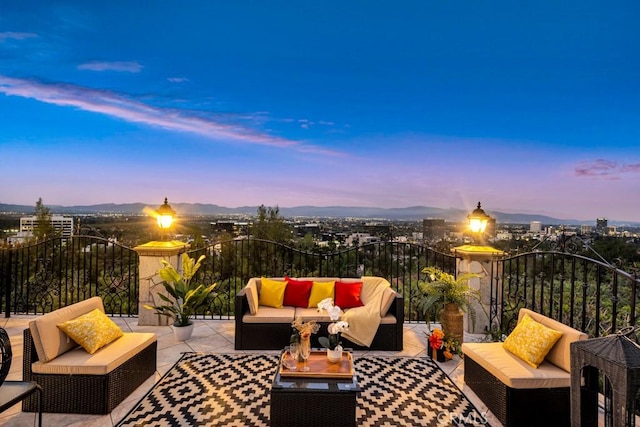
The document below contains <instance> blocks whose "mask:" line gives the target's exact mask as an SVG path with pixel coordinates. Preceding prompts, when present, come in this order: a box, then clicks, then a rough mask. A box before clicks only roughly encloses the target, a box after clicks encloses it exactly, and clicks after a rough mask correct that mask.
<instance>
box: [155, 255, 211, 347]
mask: <svg viewBox="0 0 640 427" xmlns="http://www.w3.org/2000/svg"><path fill="white" fill-rule="evenodd" d="M204 258H205V256H204V255H201V256H200V258H198V261H197V262H196V261H195V260H194V259H193V258H190V257H189V256H188V255H187V254H186V253H184V254H182V274H180V273H178V272H177V271H176V269H175V268H174V267H173V266H172V265H171V264H170V263H169V262H167V261H165V260H162V261H161V262H162V265H164V267H163V268H161V269H160V270H159V271H158V275H159V276H160V278H161V279H162V280H163V282H162V285H163V286H164V288H165V289H166V291H167V293H168V294H169V295H170V296H171V298H169V297H168V296H166V295H164V294H162V293H158V294H157V295H158V297H159V298H160V299H162V300H163V301H164V302H165V304H161V305H155V306H153V305H145V306H144V307H145V308H146V309H149V310H155V311H156V313H157V314H159V315H162V316H167V317H169V318H170V319H172V320H173V321H174V323H173V331H174V334H175V336H176V339H177V340H178V341H184V340H187V339H189V338H190V337H191V333H192V332H193V322H192V321H191V319H192V318H193V316H194V315H195V314H196V311H197V310H198V309H200V308H201V307H204V306H206V305H208V304H210V303H211V299H212V298H213V297H214V295H215V294H214V293H213V289H214V288H215V286H216V284H215V283H214V284H212V285H210V286H205V285H202V284H197V283H194V282H192V279H193V276H194V275H195V274H196V272H197V271H198V269H199V268H200V265H201V263H202V261H203V260H204Z"/></svg>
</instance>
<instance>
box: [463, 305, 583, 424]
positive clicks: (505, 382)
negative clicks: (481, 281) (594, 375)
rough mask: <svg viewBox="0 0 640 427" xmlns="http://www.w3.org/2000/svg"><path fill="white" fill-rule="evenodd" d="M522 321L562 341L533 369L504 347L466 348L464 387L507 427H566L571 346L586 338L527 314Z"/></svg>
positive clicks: (522, 314) (469, 345)
mask: <svg viewBox="0 0 640 427" xmlns="http://www.w3.org/2000/svg"><path fill="white" fill-rule="evenodd" d="M525 315H528V316H529V317H530V319H533V320H534V321H535V322H538V323H540V324H542V325H544V326H546V327H547V328H550V329H553V330H554V331H558V332H561V333H562V335H561V336H560V338H559V339H557V341H556V342H555V344H554V345H553V347H551V349H550V350H549V351H548V353H547V354H546V356H544V360H543V361H542V363H540V364H539V365H538V367H537V368H534V367H533V366H531V365H530V364H528V363H527V362H525V361H523V360H522V359H521V358H519V357H517V356H515V355H514V354H513V353H512V352H510V351H509V350H507V349H505V348H504V346H503V343H502V342H490V343H485V342H482V343H464V344H463V345H462V351H463V353H464V382H465V384H466V385H468V386H469V387H470V388H471V390H473V391H474V392H475V394H476V395H477V396H478V397H479V398H480V399H481V400H482V401H483V402H484V403H485V404H486V405H487V407H488V408H489V410H490V411H491V412H492V413H493V414H494V415H495V416H496V417H497V418H498V420H500V422H501V423H502V425H504V426H505V427H508V426H517V427H521V426H543V425H569V424H570V421H571V404H570V402H571V394H570V391H571V366H570V362H571V355H570V346H571V343H572V342H575V341H578V340H584V339H587V338H588V336H587V334H585V333H583V332H580V331H578V330H576V329H573V328H571V327H569V326H567V325H564V324H562V323H560V322H558V321H556V320H553V319H550V318H549V317H546V316H543V315H541V314H539V313H536V312H534V311H531V310H528V309H526V308H521V309H520V311H519V313H518V324H520V323H521V322H522V321H523V319H524V317H525Z"/></svg>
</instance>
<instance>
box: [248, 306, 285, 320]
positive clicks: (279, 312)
mask: <svg viewBox="0 0 640 427" xmlns="http://www.w3.org/2000/svg"><path fill="white" fill-rule="evenodd" d="M295 313H296V309H295V308H294V307H282V308H274V307H260V310H258V312H257V313H256V314H250V313H247V314H245V315H244V316H242V321H243V322H244V323H291V322H293V319H294V316H295Z"/></svg>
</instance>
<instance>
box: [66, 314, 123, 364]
mask: <svg viewBox="0 0 640 427" xmlns="http://www.w3.org/2000/svg"><path fill="white" fill-rule="evenodd" d="M56 326H57V327H58V328H60V329H61V330H62V332H64V333H65V334H67V336H68V337H69V338H71V339H72V340H74V341H75V342H76V343H78V344H80V345H81V346H82V348H84V349H85V350H86V351H87V353H89V354H93V353H95V352H96V351H98V350H99V349H101V348H102V347H104V346H105V345H107V344H109V343H110V342H112V341H115V340H117V339H118V338H120V337H121V336H122V335H124V333H123V332H122V329H120V328H119V327H118V325H116V324H115V323H114V322H113V320H111V319H109V318H108V317H107V315H106V314H104V313H103V312H102V311H101V310H100V309H97V308H96V309H93V310H91V311H90V312H88V313H87V314H83V315H82V316H78V317H76V318H75V319H72V320H67V321H66V322H64V323H60V324H58V325H56Z"/></svg>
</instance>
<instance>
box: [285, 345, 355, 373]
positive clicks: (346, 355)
mask: <svg viewBox="0 0 640 427" xmlns="http://www.w3.org/2000/svg"><path fill="white" fill-rule="evenodd" d="M293 363H294V362H293V360H292V359H291V355H290V354H289V353H288V352H287V351H285V352H283V353H282V356H281V357H280V376H281V377H301V378H352V377H353V356H352V355H351V352H349V351H343V352H342V360H341V361H339V362H336V363H332V362H329V359H327V351H326V350H311V354H310V355H309V358H308V359H307V366H308V367H309V370H308V371H303V370H302V367H303V366H304V363H303V362H297V363H296V365H295V369H291V368H290V367H292V366H293Z"/></svg>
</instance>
